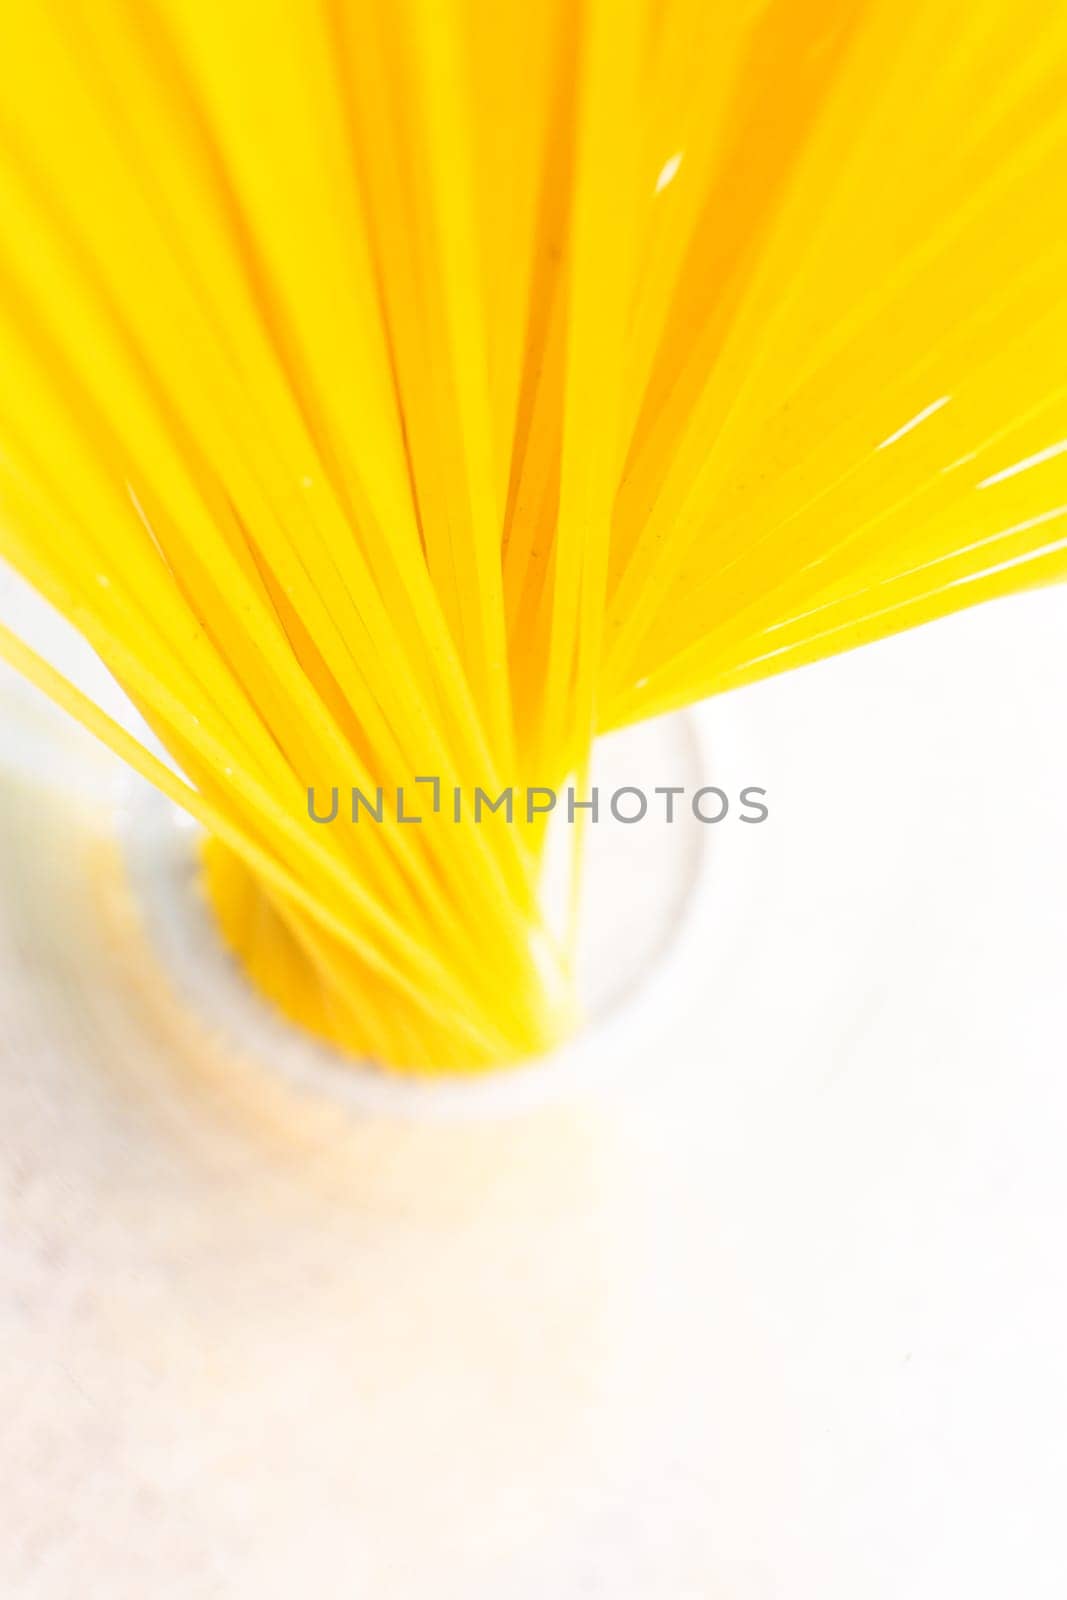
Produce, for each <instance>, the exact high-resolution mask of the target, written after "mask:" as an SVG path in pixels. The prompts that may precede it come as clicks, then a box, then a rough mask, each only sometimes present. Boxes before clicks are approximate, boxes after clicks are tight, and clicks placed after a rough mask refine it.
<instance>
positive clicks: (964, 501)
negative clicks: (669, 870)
mask: <svg viewBox="0 0 1067 1600" xmlns="http://www.w3.org/2000/svg"><path fill="white" fill-rule="evenodd" d="M5 32H6V35H7V37H6V40H5V51H4V55H3V60H2V62H0V86H2V89H3V93H2V95H0V215H2V218H3V244H2V247H0V373H2V378H0V493H2V497H3V500H2V511H0V554H2V555H3V556H4V557H5V558H6V559H7V560H8V561H9V562H10V563H11V564H12V565H13V566H14V567H16V568H17V569H18V570H19V571H20V572H21V573H22V574H23V575H24V576H25V577H26V578H28V579H29V581H30V582H31V583H33V584H34V585H35V586H36V587H37V588H38V589H39V590H40V591H41V593H42V594H43V595H44V596H45V597H46V598H47V599H48V600H50V601H51V602H52V603H53V605H54V606H56V607H57V608H58V609H59V611H60V612H62V613H63V614H64V615H65V616H66V617H67V618H68V619H69V620H70V621H71V622H73V624H74V625H75V626H76V627H77V628H78V629H79V630H80V631H81V632H82V633H83V635H84V636H85V638H86V639H87V640H88V641H89V642H90V643H91V645H92V646H93V647H94V648H95V650H96V651H97V652H98V654H99V655H100V657H101V658H102V660H103V661H104V663H105V664H106V666H107V667H108V668H109V669H110V671H111V672H112V673H113V674H114V676H115V678H116V679H117V680H118V682H119V683H120V684H121V685H122V687H123V689H124V690H125V691H126V693H127V694H128V695H129V697H130V699H131V700H132V702H133V703H134V705H135V706H136V707H137V709H138V711H139V712H140V713H141V715H142V717H143V719H144V723H145V725H146V728H147V730H148V731H147V732H146V734H145V738H144V740H143V741H142V740H139V739H136V738H134V737H133V736H132V735H130V734H129V733H127V732H125V731H124V730H123V729H122V728H120V727H119V726H118V725H117V724H115V723H114V722H113V721H112V720H110V719H109V718H108V717H107V716H106V715H105V714H104V712H103V711H102V710H101V709H100V708H99V707H97V706H96V705H94V704H93V703H92V702H91V701H90V700H89V699H88V698H87V697H86V695H85V694H84V693H83V692H82V691H81V690H79V689H78V687H77V686H76V685H74V684H72V683H69V682H67V681H66V680H64V679H63V678H62V677H61V676H60V675H59V674H58V673H57V672H56V671H55V669H54V668H53V667H51V666H50V665H49V664H48V663H47V662H46V661H44V660H42V659H41V658H40V657H39V656H37V655H36V654H34V653H33V652H32V651H31V650H30V649H29V648H28V647H27V646H26V645H25V644H24V643H23V642H22V641H21V640H20V639H18V638H17V637H16V636H15V635H13V634H11V633H9V632H6V631H5V632H3V633H0V653H3V654H4V655H5V656H7V658H8V659H9V660H11V661H12V662H14V664H15V665H16V666H17V667H19V668H20V670H22V671H23V672H25V673H26V674H27V675H28V676H29V677H31V678H32V679H33V680H34V681H36V682H37V683H38V684H39V685H40V686H41V687H42V688H43V689H45V690H46V692H48V693H49V694H51V695H52V696H53V697H54V698H55V699H57V700H58V701H59V702H60V703H61V704H63V705H64V706H66V707H67V708H68V709H69V710H70V711H71V712H72V713H73V714H74V715H75V716H77V717H79V718H80V719H81V720H82V721H83V722H84V723H85V724H86V725H87V726H88V727H90V728H91V729H92V730H93V731H94V732H95V733H97V734H98V735H99V736H100V737H101V738H102V739H103V740H104V741H105V742H107V743H109V744H110V745H112V747H113V748H115V749H116V750H117V751H118V752H119V753H120V754H121V755H122V756H123V757H124V758H125V759H126V760H128V761H129V762H131V763H132V764H133V765H134V766H135V767H137V768H138V769H139V770H140V771H141V772H142V773H143V774H145V775H146V776H147V777H149V778H150V779H151V780H152V781H153V782H155V783H156V784H157V785H158V786H159V787H160V788H162V789H163V790H164V791H165V792H166V793H167V794H169V795H170V796H171V798H173V799H174V800H176V801H177V802H178V803H179V804H180V805H183V806H184V807H185V808H186V809H187V810H189V811H190V812H191V813H192V814H193V815H194V816H196V817H197V818H198V819H199V820H200V821H201V822H202V823H203V824H204V827H205V829H206V830H207V834H208V837H209V841H210V842H209V846H208V848H207V852H206V857H205V860H206V876H207V885H208V890H209V893H210V894H211V897H212V899H213V902H214V905H215V908H216V911H217V913H218V918H219V922H220V924H221V927H222V929H223V931H224V933H225V935H226V937H227V939H228V940H229V942H230V944H231V946H232V948H233V949H234V950H235V951H236V952H237V954H238V956H239V957H240V958H241V960H242V961H243V962H244V964H245V966H246V968H247V970H248V971H249V973H250V974H251V976H252V978H253V979H254V981H255V982H256V983H257V984H258V985H259V986H260V987H261V989H262V990H263V991H264V992H265V993H266V994H268V995H269V996H270V997H271V998H272V999H273V1000H274V1001H275V1002H276V1003H277V1004H278V1005H280V1006H281V1007H282V1008H283V1009H284V1010H285V1011H286V1012H288V1013H289V1014H290V1015H291V1016H292V1017H294V1018H295V1019H297V1020H298V1021H299V1022H301V1023H303V1024H304V1025H305V1026H307V1027H308V1028H310V1029H312V1030H313V1031H315V1032H317V1033H319V1034H321V1035H323V1036H325V1037H327V1038H329V1039H331V1040H332V1041H334V1042H335V1043H337V1044H338V1045H340V1046H341V1047H343V1048H344V1049H346V1050H347V1051H349V1052H351V1053H353V1054H355V1055H358V1056H361V1057H366V1058H371V1059H374V1060H376V1061H379V1062H381V1063H383V1064H385V1065H389V1066H392V1067H398V1068H407V1069H411V1070H421V1071H434V1070H459V1069H479V1068H484V1067H487V1066H491V1065H495V1064H497V1063H502V1062H506V1061H509V1060H515V1059H519V1058H522V1057H525V1056H528V1055H530V1054H533V1053H536V1052H538V1051H541V1050H544V1049H546V1048H548V1047H550V1046H551V1045H552V1044H553V1043H555V1042H556V1041H557V1040H558V1039H559V1038H560V1037H561V1036H562V1035H563V1034H565V1033H566V1031H567V1030H568V1029H569V1028H570V1027H571V1026H572V1025H573V1021H574V1014H575V1013H574V1004H573V999H572V995H571V987H572V984H571V978H572V960H571V952H570V951H569V950H568V948H567V947H566V946H564V947H562V948H561V947H560V944H559V943H558V942H557V941H556V939H555V938H554V936H553V933H552V931H551V930H550V929H549V928H547V927H546V926H545V922H544V918H543V916H542V913H541V911H540V907H539V893H538V883H539V871H540V864H541V860H542V855H543V849H544V838H545V830H544V825H543V820H542V819H540V818H533V819H530V818H528V817H525V816H524V814H523V811H522V809H521V807H519V808H518V809H517V811H516V814H515V816H514V819H513V820H512V821H509V820H508V819H507V817H506V816H504V815H501V814H499V813H493V814H491V815H488V816H485V815H483V816H482V817H481V818H480V819H479V820H476V819H475V818H474V816H473V815H471V813H470V811H469V809H468V811H467V812H465V813H464V814H463V815H462V816H461V818H460V820H459V821H455V820H453V819H452V817H451V816H449V815H446V814H444V813H445V806H442V807H441V813H442V814H438V812H437V811H435V810H431V811H430V814H429V815H426V816H425V817H424V820H423V821H422V822H421V823H420V824H419V825H418V826H405V825H403V824H401V823H400V822H398V821H397V820H395V819H394V820H393V821H392V822H391V823H390V824H389V825H381V826H372V825H369V824H368V823H367V820H366V817H364V818H363V820H361V821H360V822H359V823H358V824H356V823H351V822H349V823H348V824H347V825H342V824H343V818H342V822H340V823H337V824H335V825H331V826H329V827H324V826H322V825H321V824H319V823H316V822H315V821H314V820H313V818H312V816H311V815H310V814H309V806H308V804H307V796H308V791H309V789H310V790H314V791H316V792H317V793H318V794H320V795H323V796H325V795H328V794H329V793H330V792H331V791H332V790H333V789H338V791H339V792H340V793H341V794H342V795H344V796H346V797H347V795H348V794H349V792H350V790H351V789H352V788H358V789H359V790H360V791H361V793H363V794H365V795H367V796H374V795H376V794H377V792H378V791H379V790H384V791H386V792H389V793H393V792H395V791H396V790H398V789H404V791H405V792H406V793H407V794H408V796H409V797H410V796H412V795H413V794H414V792H415V787H416V785H417V782H418V780H419V779H420V778H421V779H422V780H423V781H424V787H423V788H422V789H420V790H419V792H420V793H421V794H422V795H423V796H427V795H428V794H429V793H430V787H431V786H430V785H429V780H430V779H433V780H434V783H435V785H436V787H435V788H434V789H433V792H434V794H435V795H437V794H441V795H450V794H452V793H454V792H455V791H457V790H458V791H460V792H461V793H463V794H466V795H469V794H470V792H471V791H472V790H473V789H474V788H475V787H480V788H482V789H483V791H484V792H485V793H487V794H491V795H494V796H495V795H497V794H498V793H500V792H501V791H502V790H504V789H507V788H511V787H514V789H515V790H516V792H521V790H522V789H523V787H528V786H530V785H542V784H544V785H552V784H558V783H560V782H561V781H562V780H563V779H564V778H565V777H566V775H568V774H576V775H577V776H578V778H579V780H581V779H583V777H584V775H585V774H586V773H587V771H588V763H589V754H590V748H591V745H592V742H593V740H594V738H595V737H596V736H597V734H598V733H601V732H603V731H605V730H608V729H611V728H614V727H618V726H620V725H623V724H625V723H627V722H631V721H634V720H637V719H640V718H642V717H646V716H650V715H654V714H658V713H660V712H663V711H667V710H671V709H674V708H677V707H680V706H683V705H685V704H687V703H689V702H692V701H694V700H696V699H699V698H701V697H703V696H705V695H708V694H712V693H716V692H720V691H723V690H726V689H729V688H733V687H737V686H739V685H742V684H745V683H748V682H751V681H753V680H755V679H757V678H760V677H763V676H766V675H768V674H771V673H774V672H780V671H783V670H785V669H787V668H789V667H793V666H797V665H801V664H804V663H808V662H812V661H814V660H817V659H819V658H821V657H824V656H828V655H830V654H833V653H835V652H837V651H841V650H845V649H847V648H850V647H852V646H854V645H857V644H860V643H862V642H864V641H867V640H872V639H876V638H879V637H882V636H884V635H886V634H889V633H891V632H893V631H895V630H898V629H901V628H905V627H909V626H911V625H913V624H915V623H919V622H925V621H928V620H930V619H932V618H935V617H937V616H940V615H943V614H945V613H947V612H950V611H952V610H954V609H957V608H959V607H961V606H965V605H969V604H972V603H974V602H975V601H978V600H981V599H986V598H989V597H992V596H996V595H1002V594H1006V593H1008V592H1011V591H1015V590H1019V589H1022V588H1025V587H1027V586H1031V585H1036V584H1040V583H1045V582H1048V581H1050V580H1052V579H1054V578H1059V577H1061V576H1062V575H1063V574H1064V571H1065V569H1067V533H1065V530H1064V525H1063V524H1062V523H1061V521H1060V519H1061V518H1063V517H1064V516H1067V382H1065V381H1064V377H1063V356H1064V353H1065V350H1067V337H1065V336H1067V305H1065V302H1064V297H1063V295H1062V291H1061V285H1062V281H1063V273H1064V268H1065V265H1067V260H1065V257H1067V238H1065V232H1064V221H1063V219H1064V215H1065V211H1064V201H1065V200H1067V179H1065V176H1064V175H1065V173H1067V70H1065V69H1067V13H1064V12H1063V10H1062V8H1058V7H1053V6H1049V5H1048V4H1047V3H1046V0H1013V3H1012V4H1010V5H1009V4H1008V3H1007V0H968V3H966V4H964V3H962V0H754V3H743V4H740V5H736V6H732V7H725V6H715V5H709V4H708V3H707V0H536V3H534V4H531V3H529V0H305V3H303V4H301V5H293V4H291V3H290V0H255V3H253V0H225V3H223V4H219V3H218V0H38V3H36V4H34V5H32V6H25V7H20V8H17V10H16V11H15V12H13V14H12V15H11V16H10V17H9V18H8V19H7V23H6V26H5ZM153 741H158V743H157V744H155V746H154V747H151V746H152V745H153Z"/></svg>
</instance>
